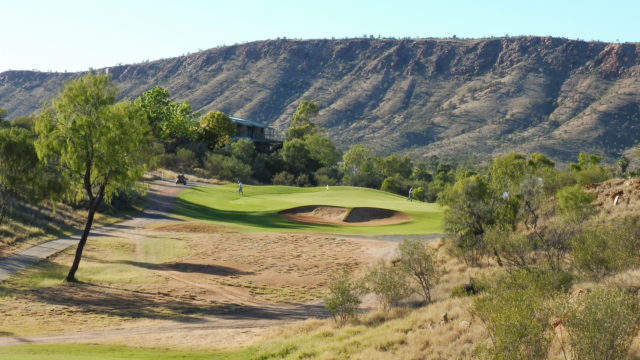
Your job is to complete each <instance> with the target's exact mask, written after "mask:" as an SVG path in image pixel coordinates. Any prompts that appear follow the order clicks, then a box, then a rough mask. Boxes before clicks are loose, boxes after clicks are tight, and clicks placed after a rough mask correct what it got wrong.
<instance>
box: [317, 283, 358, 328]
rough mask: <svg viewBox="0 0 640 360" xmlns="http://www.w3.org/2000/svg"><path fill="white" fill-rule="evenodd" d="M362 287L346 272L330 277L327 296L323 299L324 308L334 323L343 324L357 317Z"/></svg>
mask: <svg viewBox="0 0 640 360" xmlns="http://www.w3.org/2000/svg"><path fill="white" fill-rule="evenodd" d="M361 291H362V286H361V285H360V284H359V283H358V282H357V281H355V280H354V279H353V277H352V274H351V273H350V272H348V271H342V272H340V273H338V274H336V275H334V276H332V277H331V279H330V281H329V294H327V295H326V296H325V297H324V304H325V305H324V306H325V307H326V308H327V310H329V312H330V313H331V315H332V316H333V319H334V320H335V321H336V322H339V323H344V322H346V321H347V320H349V319H353V318H356V317H357V315H358V305H360V303H361V301H360V298H359V297H358V296H359V295H360V293H361Z"/></svg>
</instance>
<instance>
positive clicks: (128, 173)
mask: <svg viewBox="0 0 640 360" xmlns="http://www.w3.org/2000/svg"><path fill="white" fill-rule="evenodd" d="M116 96H117V89H116V87H115V86H114V85H113V84H112V83H111V79H110V78H109V77H108V76H105V75H87V76H84V77H82V78H80V79H77V80H73V81H71V82H69V83H67V84H66V85H65V87H64V90H63V91H62V93H61V94H60V95H59V96H58V97H57V98H56V99H54V100H53V102H52V104H51V106H50V107H49V108H47V109H46V110H45V111H44V112H43V114H42V116H40V117H39V118H38V119H37V121H36V133H37V134H38V139H37V141H36V150H37V153H38V157H39V158H40V159H41V160H43V161H45V162H47V163H55V164H57V165H58V166H59V172H60V174H61V176H63V177H64V178H65V179H68V183H69V187H68V191H67V194H68V195H69V196H72V197H75V198H76V199H77V200H80V199H86V200H87V201H88V215H87V221H86V225H85V228H84V231H83V233H82V237H81V239H80V242H79V243H78V247H77V250H76V255H75V258H74V261H73V265H72V266H71V269H70V270H69V274H68V275H67V278H66V280H67V281H75V273H76V271H77V270H78V266H79V264H80V259H81V258H82V250H83V248H84V246H85V244H86V242H87V238H88V235H89V231H90V230H91V225H92V223H93V218H94V215H95V212H96V211H97V210H98V208H99V206H100V204H101V203H102V201H103V199H104V200H107V201H109V200H110V199H111V197H112V196H113V195H114V194H116V193H117V192H118V191H120V190H122V189H127V188H131V187H133V186H135V182H136V181H137V180H138V179H139V178H140V177H141V176H142V174H143V172H144V170H145V167H146V163H147V161H148V158H149V152H150V149H151V143H152V142H151V137H150V128H149V124H148V121H147V119H146V117H145V115H144V113H142V112H141V110H140V108H139V107H137V106H135V105H134V104H133V103H131V102H128V101H125V102H120V103H117V104H116V103H115V100H116Z"/></svg>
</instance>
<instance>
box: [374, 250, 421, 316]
mask: <svg viewBox="0 0 640 360" xmlns="http://www.w3.org/2000/svg"><path fill="white" fill-rule="evenodd" d="M408 280H409V279H408V278H407V273H406V272H404V271H403V270H402V269H401V268H400V267H396V266H393V265H388V264H387V263H385V262H384V260H380V261H379V262H378V263H377V264H376V265H374V266H373V267H371V268H370V269H369V272H368V273H367V275H366V276H365V278H364V281H365V284H366V288H367V289H368V290H369V291H371V292H373V293H374V294H375V295H376V296H377V297H378V300H379V301H380V304H381V305H382V308H383V309H384V310H385V311H386V310H389V308H391V306H395V305H397V304H398V303H399V302H400V301H401V300H404V299H406V298H407V297H409V295H411V294H413V289H412V288H411V285H410V284H409V281H408Z"/></svg>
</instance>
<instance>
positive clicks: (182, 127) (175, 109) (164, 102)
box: [135, 86, 197, 142]
mask: <svg viewBox="0 0 640 360" xmlns="http://www.w3.org/2000/svg"><path fill="white" fill-rule="evenodd" d="M135 104H136V106H138V107H139V108H140V110H141V111H142V112H143V113H144V114H145V115H146V117H147V119H148V121H149V124H150V126H151V130H152V132H153V135H154V136H155V137H156V138H158V139H160V140H162V141H165V142H171V141H177V142H184V141H189V140H193V139H194V138H195V129H196V125H197V123H196V122H195V121H194V120H195V117H196V116H197V114H196V113H195V112H194V111H193V109H192V108H191V104H189V102H186V101H185V102H183V103H181V104H179V103H176V102H174V101H172V100H171V95H170V94H169V91H167V90H166V89H164V88H162V87H160V86H156V87H154V88H153V89H151V90H148V91H146V92H144V93H143V94H142V95H140V97H139V98H137V99H136V101H135Z"/></svg>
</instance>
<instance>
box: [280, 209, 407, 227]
mask: <svg viewBox="0 0 640 360" xmlns="http://www.w3.org/2000/svg"><path fill="white" fill-rule="evenodd" d="M278 214H280V216H282V217H283V218H285V219H287V220H291V221H296V222H303V223H310V224H328V225H365V226H377V225H391V224H399V223H403V222H407V221H409V220H411V216H409V215H407V214H405V213H403V212H400V211H395V210H389V209H381V208H371V207H356V208H353V209H348V208H343V207H339V206H326V205H308V206H300V207H295V208H291V209H286V210H282V211H280V212H279V213H278Z"/></svg>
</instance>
